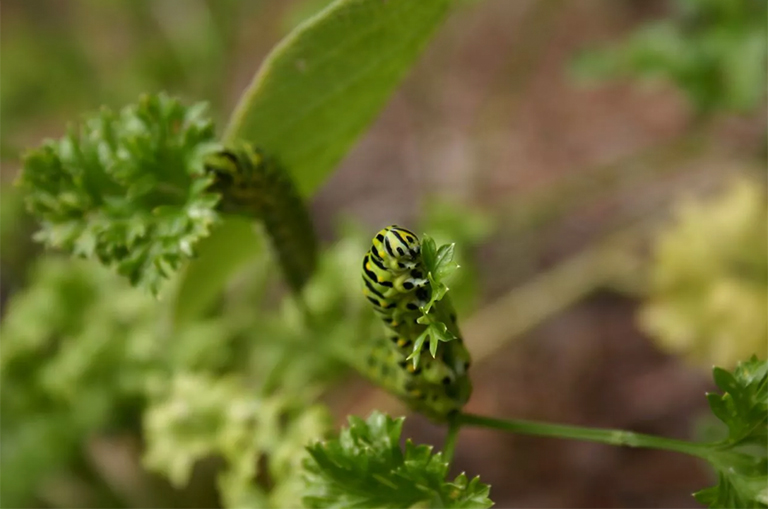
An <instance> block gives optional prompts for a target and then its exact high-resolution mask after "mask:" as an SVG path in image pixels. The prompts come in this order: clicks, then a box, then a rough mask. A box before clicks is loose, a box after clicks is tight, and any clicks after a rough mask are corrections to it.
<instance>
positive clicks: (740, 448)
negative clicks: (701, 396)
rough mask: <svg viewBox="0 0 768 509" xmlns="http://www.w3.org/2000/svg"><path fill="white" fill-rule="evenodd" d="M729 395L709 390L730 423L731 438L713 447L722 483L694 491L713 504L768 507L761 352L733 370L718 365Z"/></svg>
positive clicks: (767, 375) (765, 380)
mask: <svg viewBox="0 0 768 509" xmlns="http://www.w3.org/2000/svg"><path fill="white" fill-rule="evenodd" d="M713 377H714V379H715V383H716V384H717V386H718V387H719V388H720V389H722V390H723V391H724V393H723V394H707V401H708V402H709V405H710V408H711V409H712V413H714V414H715V416H716V417H717V418H718V419H720V420H721V421H723V423H725V424H726V426H728V438H727V439H726V440H724V441H722V442H718V443H714V444H712V445H711V446H710V451H709V454H708V455H707V459H708V461H709V462H710V463H711V464H712V466H713V467H714V468H715V469H716V470H717V474H718V484H717V485H716V486H713V487H710V488H707V489H704V490H701V491H699V492H697V493H695V494H694V496H695V497H696V500H698V501H699V502H701V503H702V504H706V505H707V506H709V507H717V508H731V507H766V506H768V362H766V361H760V360H758V359H757V357H754V356H753V357H752V358H751V359H750V360H748V361H745V362H741V363H739V365H738V366H737V367H736V369H735V370H734V371H733V373H729V372H728V371H726V370H724V369H721V368H714V370H713Z"/></svg>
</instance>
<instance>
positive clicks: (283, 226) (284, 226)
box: [206, 142, 318, 292]
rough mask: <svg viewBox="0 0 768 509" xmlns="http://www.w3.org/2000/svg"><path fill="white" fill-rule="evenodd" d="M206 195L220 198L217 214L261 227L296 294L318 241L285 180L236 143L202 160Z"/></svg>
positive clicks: (313, 260) (268, 163) (273, 164)
mask: <svg viewBox="0 0 768 509" xmlns="http://www.w3.org/2000/svg"><path fill="white" fill-rule="evenodd" d="M206 171H208V172H209V173H211V174H213V176H214V179H215V180H214V183H213V185H212V186H211V190H213V191H217V192H219V193H221V195H222V200H221V206H220V207H221V210H222V211H223V212H229V213H233V214H244V215H250V216H255V217H257V218H259V219H261V220H262V221H263V222H264V226H265V228H266V230H267V234H268V235H269V238H270V240H271V242H272V245H273V247H274V249H275V251H277V256H278V260H279V263H280V265H281V267H282V270H283V273H284V275H285V278H286V280H287V282H288V284H289V286H290V287H291V289H292V290H294V291H295V292H298V291H299V290H301V288H302V287H303V286H304V284H305V283H306V282H307V281H308V280H309V278H310V277H311V276H312V274H313V273H314V271H315V268H316V266H317V256H318V255H317V251H318V248H317V237H316V235H315V231H314V228H313V226H312V219H311V218H310V216H309V211H308V210H307V207H306V206H305V204H304V201H303V200H302V198H301V196H300V195H299V193H298V191H297V190H296V187H295V186H294V184H293V181H292V180H291V178H290V176H289V175H288V174H287V173H286V172H285V170H284V169H283V168H281V167H280V166H279V165H278V164H277V163H276V161H274V160H273V159H270V158H268V157H266V156H265V155H264V154H263V153H262V152H261V151H260V150H258V149H257V148H255V147H254V146H253V145H251V144H250V143H246V142H239V143H237V144H235V145H234V146H233V147H231V148H228V149H225V150H222V151H220V152H217V153H216V154H214V155H212V156H211V157H209V159H208V160H207V161H206Z"/></svg>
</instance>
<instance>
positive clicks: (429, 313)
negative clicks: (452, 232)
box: [407, 235, 459, 367]
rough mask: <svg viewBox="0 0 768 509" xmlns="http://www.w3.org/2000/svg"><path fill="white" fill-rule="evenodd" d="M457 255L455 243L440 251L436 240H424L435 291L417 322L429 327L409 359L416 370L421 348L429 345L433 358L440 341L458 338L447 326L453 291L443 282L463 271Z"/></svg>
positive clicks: (423, 249)
mask: <svg viewBox="0 0 768 509" xmlns="http://www.w3.org/2000/svg"><path fill="white" fill-rule="evenodd" d="M454 256H455V244H444V245H442V246H440V247H439V248H438V247H437V245H436V243H435V241H434V239H432V237H430V236H429V235H424V236H423V237H422V240H421V258H422V263H423V264H424V269H425V270H426V271H427V279H429V284H430V288H431V289H432V291H431V293H430V297H429V301H428V302H427V304H426V305H424V306H423V307H422V308H421V313H422V316H421V317H419V318H418V319H417V320H416V321H417V322H418V323H420V324H422V325H426V326H427V328H426V329H424V331H423V332H422V333H421V334H420V335H419V337H418V338H416V341H414V343H413V351H412V352H411V354H410V355H409V356H408V357H407V359H408V360H411V361H413V365H414V367H415V366H418V364H419V360H420V359H421V352H422V350H421V348H422V346H423V345H424V343H425V342H428V344H429V352H430V354H431V355H432V357H435V355H436V354H437V347H438V345H439V343H440V341H452V340H454V339H456V334H455V333H454V331H452V330H451V328H450V327H449V326H448V325H447V324H448V322H449V321H450V312H447V311H446V310H447V309H453V306H452V304H450V301H449V300H448V299H445V297H446V294H447V293H448V290H449V288H448V286H447V285H446V284H445V283H444V282H443V281H445V280H446V279H448V278H449V277H450V276H451V275H453V273H454V272H455V271H456V270H457V269H458V268H459V264H458V263H456V262H455V261H454ZM444 299H445V300H444ZM440 301H443V304H438V302H440Z"/></svg>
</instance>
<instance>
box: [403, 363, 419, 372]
mask: <svg viewBox="0 0 768 509" xmlns="http://www.w3.org/2000/svg"><path fill="white" fill-rule="evenodd" d="M405 369H407V370H408V371H409V372H411V373H413V372H414V371H416V366H414V365H413V364H411V363H408V367H407V368H405Z"/></svg>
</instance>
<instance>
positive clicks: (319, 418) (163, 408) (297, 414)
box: [144, 373, 330, 507]
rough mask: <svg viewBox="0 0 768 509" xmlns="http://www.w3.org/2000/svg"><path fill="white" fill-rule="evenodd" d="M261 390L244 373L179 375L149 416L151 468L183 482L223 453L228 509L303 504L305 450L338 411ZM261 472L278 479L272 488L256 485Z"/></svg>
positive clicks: (222, 476) (221, 484)
mask: <svg viewBox="0 0 768 509" xmlns="http://www.w3.org/2000/svg"><path fill="white" fill-rule="evenodd" d="M256 389H257V388H255V387H253V386H252V385H249V384H248V383H247V382H246V381H244V380H243V379H242V378H240V377H225V378H217V377H214V376H209V375H202V374H194V373H182V374H178V375H176V376H175V377H174V378H173V380H172V383H171V384H170V386H169V387H165V390H164V391H163V392H162V394H159V395H158V397H156V398H154V401H153V403H152V404H151V405H150V407H149V408H148V410H147V412H146V414H145V417H144V431H145V440H146V447H147V448H146V454H145V456H144V463H145V465H146V466H147V467H148V468H150V469H152V470H155V471H157V472H160V473H162V474H164V475H166V476H167V477H168V478H169V479H170V480H171V482H173V483H174V484H175V485H177V486H179V487H181V486H185V485H186V484H187V482H188V481H189V478H190V475H191V473H192V468H193V466H194V465H195V463H196V462H197V461H199V460H201V459H204V458H206V457H212V456H220V457H222V458H223V459H224V461H225V467H224V469H223V470H222V472H221V473H220V474H219V477H218V484H219V489H220V494H221V497H222V503H223V505H224V507H254V506H255V507H297V506H298V504H299V497H300V495H299V493H300V490H299V488H300V487H301V486H303V483H302V480H301V476H300V473H301V470H300V466H301V462H302V461H303V459H304V458H305V457H306V451H305V449H304V447H305V446H306V444H307V443H309V442H310V441H313V440H317V439H318V438H321V437H322V435H323V434H324V433H325V432H326V431H327V430H328V429H329V428H330V414H329V412H328V410H327V408H326V407H325V406H323V405H319V404H318V405H312V404H308V402H307V401H301V399H297V398H296V397H293V396H290V395H273V396H269V397H259V396H258V393H257V391H256ZM266 456H268V457H269V461H267V460H266V458H264V461H263V462H262V463H260V462H259V458H262V457H266ZM261 464H264V465H266V471H264V472H259V466H260V465H261ZM257 474H258V475H260V476H262V477H268V478H269V479H270V481H271V484H272V488H271V489H270V490H266V489H263V488H262V487H260V486H259V485H258V484H257V483H256V482H255V479H256V475H257Z"/></svg>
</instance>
